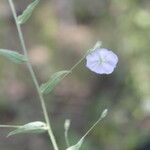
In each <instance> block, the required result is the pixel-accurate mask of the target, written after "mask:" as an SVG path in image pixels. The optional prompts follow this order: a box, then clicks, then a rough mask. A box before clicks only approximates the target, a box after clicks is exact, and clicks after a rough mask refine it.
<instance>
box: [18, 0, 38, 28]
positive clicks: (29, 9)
mask: <svg viewBox="0 0 150 150" xmlns="http://www.w3.org/2000/svg"><path fill="white" fill-rule="evenodd" d="M39 1H40V0H35V1H34V2H32V3H31V4H30V5H29V6H28V7H27V8H26V9H25V10H24V11H23V13H22V14H21V15H20V16H18V18H17V23H18V24H20V25H21V24H24V23H25V22H26V21H27V20H28V19H29V18H30V16H31V15H32V12H33V10H34V9H35V7H36V5H37V4H38V3H39Z"/></svg>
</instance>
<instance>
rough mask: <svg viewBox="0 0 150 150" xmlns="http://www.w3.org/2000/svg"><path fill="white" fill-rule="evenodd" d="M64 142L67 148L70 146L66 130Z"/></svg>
mask: <svg viewBox="0 0 150 150" xmlns="http://www.w3.org/2000/svg"><path fill="white" fill-rule="evenodd" d="M64 134H65V142H66V145H67V148H68V147H69V146H70V143H69V138H68V130H65V133H64Z"/></svg>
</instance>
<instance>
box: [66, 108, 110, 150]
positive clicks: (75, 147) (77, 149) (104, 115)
mask: <svg viewBox="0 0 150 150" xmlns="http://www.w3.org/2000/svg"><path fill="white" fill-rule="evenodd" d="M107 112H108V110H107V109H105V110H103V112H102V113H101V116H100V117H99V119H98V120H97V121H96V122H95V123H94V124H93V126H92V127H91V128H90V129H89V130H88V131H87V132H86V133H85V135H84V136H83V137H82V138H81V139H80V140H79V141H78V142H77V144H75V145H73V146H70V147H68V148H67V149H66V150H79V149H80V148H81V146H82V143H83V142H84V139H85V137H86V136H87V135H88V134H89V133H90V132H91V131H92V130H93V129H94V127H95V126H96V125H97V124H98V123H99V122H100V121H101V120H102V119H103V118H105V117H106V115H107Z"/></svg>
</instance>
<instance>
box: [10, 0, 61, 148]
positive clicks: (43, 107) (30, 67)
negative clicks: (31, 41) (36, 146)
mask: <svg viewBox="0 0 150 150" xmlns="http://www.w3.org/2000/svg"><path fill="white" fill-rule="evenodd" d="M8 1H9V5H10V7H11V10H12V13H13V16H14V19H15V22H16V27H17V30H18V34H19V39H20V43H21V46H22V49H23V52H24V55H25V56H26V58H27V59H28V62H27V67H28V69H29V71H30V74H31V77H32V79H33V82H34V84H35V86H36V89H37V92H38V95H39V98H40V102H41V106H42V110H43V114H44V118H45V121H46V124H47V126H48V134H49V137H50V139H51V142H52V145H53V147H54V150H59V148H58V146H57V143H56V140H55V136H54V134H53V131H52V128H51V124H50V119H49V117H48V112H47V109H46V105H45V101H44V98H43V95H42V93H41V92H40V86H39V83H38V81H37V78H36V76H35V73H34V71H33V68H32V65H31V63H30V60H29V56H28V53H27V49H26V46H25V42H24V38H23V34H22V30H21V27H20V25H19V24H18V23H17V14H16V10H15V6H14V3H13V0H8Z"/></svg>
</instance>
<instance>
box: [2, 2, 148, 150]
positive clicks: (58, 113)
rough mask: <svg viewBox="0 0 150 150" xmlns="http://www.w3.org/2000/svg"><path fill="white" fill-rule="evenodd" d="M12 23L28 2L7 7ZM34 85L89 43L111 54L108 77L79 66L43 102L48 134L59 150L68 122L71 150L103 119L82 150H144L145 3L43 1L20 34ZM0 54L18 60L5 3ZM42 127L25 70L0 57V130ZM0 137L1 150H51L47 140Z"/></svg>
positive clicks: (14, 32) (75, 58)
mask: <svg viewBox="0 0 150 150" xmlns="http://www.w3.org/2000/svg"><path fill="white" fill-rule="evenodd" d="M14 3H15V6H16V10H17V13H18V15H19V14H21V12H22V11H23V10H24V9H25V8H26V7H27V5H28V4H29V3H31V0H26V1H24V0H14ZM22 30H23V33H24V37H25V42H26V45H27V48H28V53H29V55H30V59H31V61H32V65H33V67H34V71H35V72H36V75H37V78H38V81H39V83H43V82H45V81H47V80H48V79H49V77H50V76H51V75H52V74H53V73H54V72H56V71H59V70H64V69H68V68H71V67H72V66H73V65H74V64H75V63H76V62H77V61H78V60H79V59H80V58H81V57H82V56H83V54H84V53H85V52H86V51H87V50H88V49H89V48H92V47H93V46H94V44H95V43H96V41H98V40H101V41H102V42H103V47H105V48H108V49H111V50H113V51H114V52H115V53H116V54H117V55H118V57H119V63H118V66H117V68H116V69H115V71H114V72H113V73H112V74H111V75H98V74H95V73H92V72H91V71H89V70H88V69H87V68H86V67H85V61H84V62H83V63H81V64H80V65H79V66H78V68H76V69H75V70H74V72H73V74H71V75H70V76H69V77H67V78H65V79H64V80H63V81H62V82H61V83H60V84H59V85H58V86H57V87H56V88H55V89H54V91H53V92H52V93H51V94H48V95H46V96H45V100H46V105H47V108H48V111H49V115H50V116H51V122H52V127H53V129H54V132H55V134H56V138H57V141H58V143H59V145H60V147H61V149H65V144H64V143H65V142H64V135H63V132H64V129H63V124H64V120H65V119H66V118H69V119H71V122H72V123H71V128H70V131H69V139H70V142H71V143H72V144H74V143H76V142H77V140H78V139H79V138H80V137H81V136H82V135H83V134H84V133H85V132H86V131H87V130H88V129H89V127H90V126H91V125H92V124H93V123H94V122H95V120H97V118H98V117H99V115H100V113H101V112H102V110H103V109H105V108H108V110H109V114H108V116H107V117H106V118H105V120H104V121H103V122H102V123H101V124H99V125H98V126H97V127H96V128H95V129H94V130H93V131H92V132H91V133H90V135H89V136H88V137H87V138H86V141H85V142H84V144H83V146H82V148H81V149H82V150H100V149H103V150H150V67H149V66H150V1H149V0H42V1H41V2H40V3H39V5H38V7H37V8H36V9H35V11H34V13H33V15H32V17H31V18H30V20H28V22H27V23H26V24H24V25H23V26H22ZM0 48H5V49H11V50H17V51H18V52H20V53H22V49H21V46H20V43H19V39H18V35H17V30H16V26H15V23H14V19H13V16H12V13H11V10H10V7H9V5H8V1H6V0H1V1H0ZM36 120H41V121H44V119H43V113H42V110H41V106H40V102H39V98H38V97H37V92H36V89H35V87H34V84H33V81H32V80H31V76H30V74H29V71H28V69H27V67H26V65H16V64H14V63H12V62H11V61H9V60H7V59H5V58H4V57H2V56H0V124H11V125H15V124H16V125H22V124H26V123H28V122H31V121H36ZM9 131H11V129H0V149H2V150H41V149H43V150H49V149H51V150H52V149H53V148H52V147H51V143H50V142H49V138H48V136H47V135H46V134H40V135H32V134H30V135H16V136H14V137H10V138H6V135H7V134H8V132H9Z"/></svg>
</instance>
